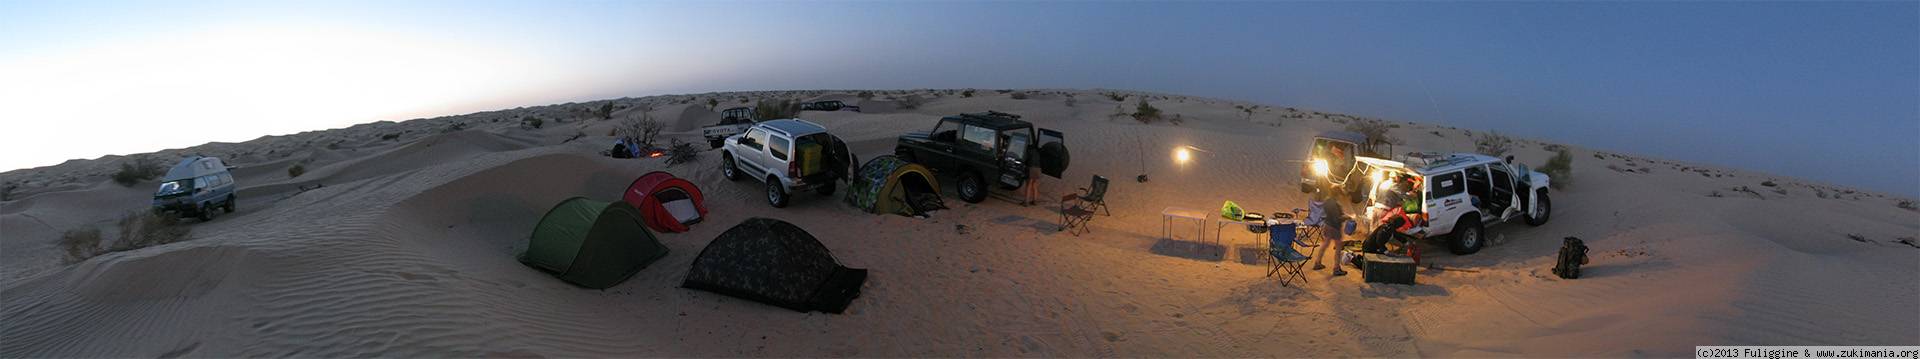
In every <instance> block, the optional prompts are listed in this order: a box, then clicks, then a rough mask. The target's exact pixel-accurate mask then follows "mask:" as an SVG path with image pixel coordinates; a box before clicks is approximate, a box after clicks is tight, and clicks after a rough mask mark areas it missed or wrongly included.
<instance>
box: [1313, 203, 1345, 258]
mask: <svg viewBox="0 0 1920 359" xmlns="http://www.w3.org/2000/svg"><path fill="white" fill-rule="evenodd" d="M1332 197H1334V196H1332V195H1328V194H1327V191H1314V192H1313V206H1314V207H1318V208H1319V209H1320V213H1318V215H1319V217H1320V218H1319V220H1320V223H1318V225H1319V226H1320V237H1322V238H1326V243H1323V244H1321V245H1320V249H1318V250H1316V251H1314V254H1313V270H1321V269H1326V268H1327V265H1326V264H1324V261H1325V260H1326V257H1327V256H1328V255H1332V254H1339V253H1340V248H1337V247H1339V246H1340V234H1341V233H1340V224H1341V223H1343V222H1346V221H1347V219H1346V213H1342V212H1341V211H1340V201H1339V200H1336V199H1334V198H1332ZM1309 215H1313V214H1312V213H1309ZM1333 275H1335V276H1342V275H1347V271H1346V270H1343V269H1340V261H1339V260H1338V259H1336V260H1334V263H1333Z"/></svg>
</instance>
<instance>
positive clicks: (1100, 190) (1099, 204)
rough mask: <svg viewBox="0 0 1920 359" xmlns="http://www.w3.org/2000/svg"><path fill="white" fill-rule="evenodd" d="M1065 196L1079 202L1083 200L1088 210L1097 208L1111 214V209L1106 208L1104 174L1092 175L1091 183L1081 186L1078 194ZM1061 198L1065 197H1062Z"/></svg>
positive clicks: (1105, 179)
mask: <svg viewBox="0 0 1920 359" xmlns="http://www.w3.org/2000/svg"><path fill="white" fill-rule="evenodd" d="M1067 197H1068V198H1073V199H1074V200H1076V201H1079V202H1084V203H1085V205H1086V208H1087V209H1088V210H1099V211H1100V212H1101V213H1105V214H1106V215H1107V216H1109V217H1111V216H1113V211H1112V210H1109V209H1107V177H1106V176H1100V175H1094V176H1093V185H1091V186H1090V187H1088V188H1081V189H1080V193H1079V194H1072V195H1068V196H1067ZM1062 200H1065V199H1064V198H1063V199H1062Z"/></svg>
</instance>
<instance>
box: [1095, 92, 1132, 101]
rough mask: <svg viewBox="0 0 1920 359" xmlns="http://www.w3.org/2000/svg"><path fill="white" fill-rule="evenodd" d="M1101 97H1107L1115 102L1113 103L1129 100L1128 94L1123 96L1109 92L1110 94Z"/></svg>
mask: <svg viewBox="0 0 1920 359" xmlns="http://www.w3.org/2000/svg"><path fill="white" fill-rule="evenodd" d="M1101 95H1106V96H1107V99H1108V100H1113V102H1121V101H1126V100H1127V94H1123V93H1119V92H1108V93H1102V94H1101Z"/></svg>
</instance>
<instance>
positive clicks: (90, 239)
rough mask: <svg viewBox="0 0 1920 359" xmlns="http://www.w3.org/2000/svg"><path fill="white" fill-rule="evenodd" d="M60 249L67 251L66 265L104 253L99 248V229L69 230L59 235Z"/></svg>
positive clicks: (103, 250)
mask: <svg viewBox="0 0 1920 359" xmlns="http://www.w3.org/2000/svg"><path fill="white" fill-rule="evenodd" d="M60 247H61V248H64V249H66V250H67V257H66V262H67V263H75V262H79V261H83V260H87V258H93V256H97V255H100V253H103V252H106V249H104V248H101V247H100V229H99V228H81V229H70V230H67V232H66V233H63V234H61V235H60Z"/></svg>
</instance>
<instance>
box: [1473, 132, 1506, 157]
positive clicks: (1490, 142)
mask: <svg viewBox="0 0 1920 359" xmlns="http://www.w3.org/2000/svg"><path fill="white" fill-rule="evenodd" d="M1473 149H1474V151H1475V152H1479V153H1480V154H1483V155H1488V156H1493V157H1501V156H1506V155H1507V154H1508V153H1512V152H1513V139H1512V138H1508V137H1507V135H1502V134H1500V132H1495V131H1487V132H1486V133H1481V134H1480V136H1477V137H1474V138H1473Z"/></svg>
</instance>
